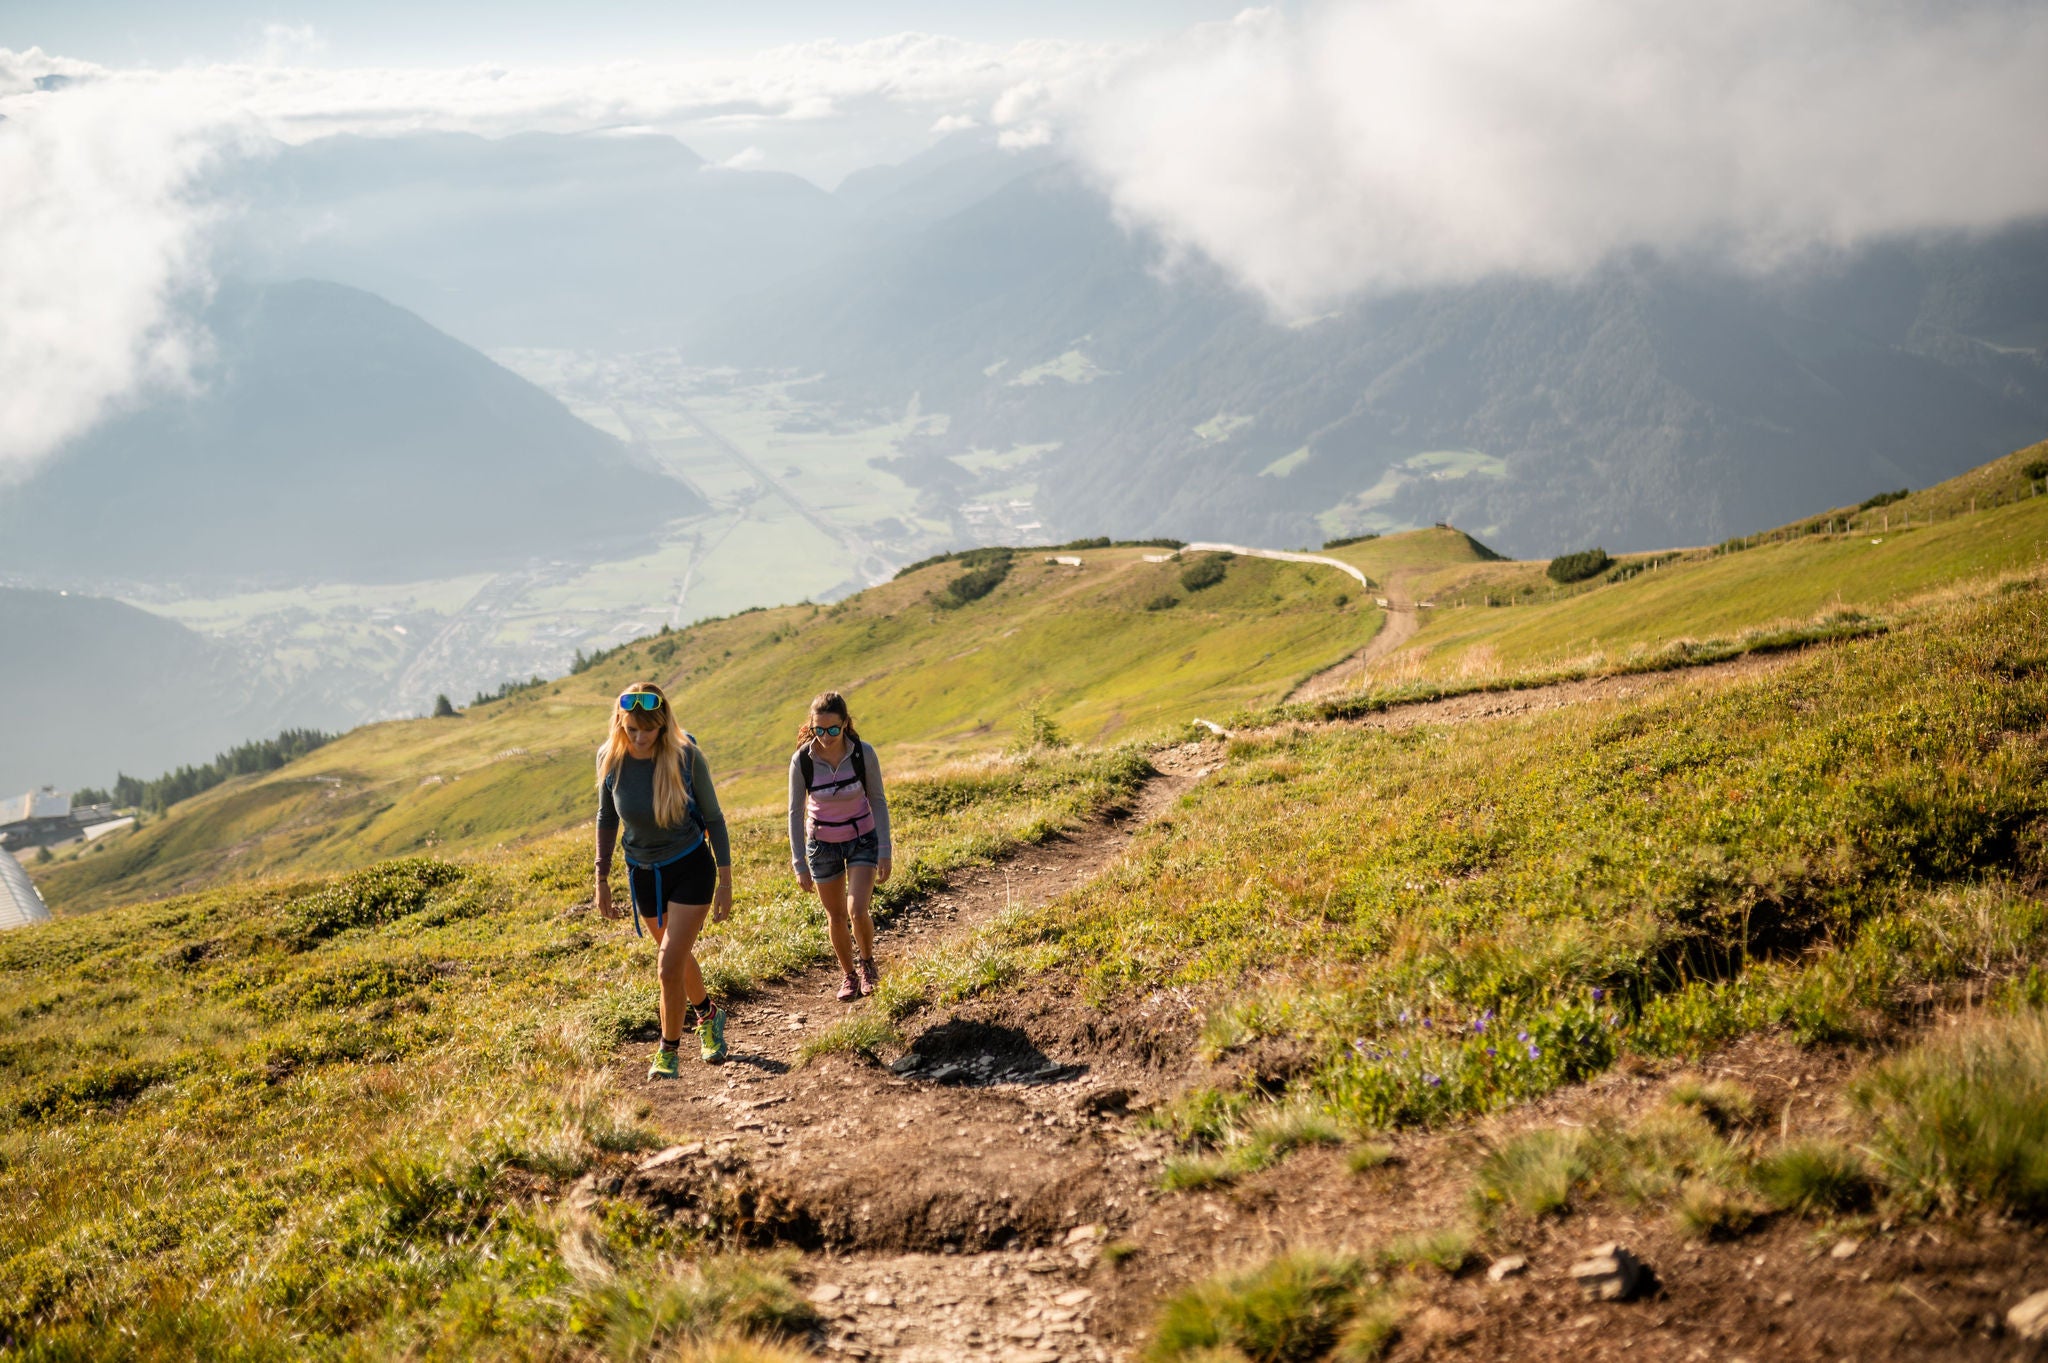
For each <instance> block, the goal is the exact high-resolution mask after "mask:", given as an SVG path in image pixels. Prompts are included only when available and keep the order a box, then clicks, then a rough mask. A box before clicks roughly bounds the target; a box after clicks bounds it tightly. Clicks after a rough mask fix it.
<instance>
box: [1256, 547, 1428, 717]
mask: <svg viewBox="0 0 2048 1363" xmlns="http://www.w3.org/2000/svg"><path fill="white" fill-rule="evenodd" d="M1407 577H1408V575H1407V574H1405V573H1395V574H1394V575H1393V576H1392V577H1390V578H1388V579H1387V585H1386V587H1385V591H1386V596H1385V597H1383V598H1382V599H1383V600H1384V601H1385V602H1386V603H1387V605H1386V615H1387V621H1386V623H1385V624H1383V625H1381V626H1380V629H1379V633H1377V634H1375V635H1373V636H1372V638H1371V639H1370V640H1368V641H1367V642H1366V645H1365V647H1364V648H1361V649H1360V650H1358V652H1356V653H1354V654H1352V655H1351V656H1350V657H1348V658H1346V659H1345V660H1344V661H1343V662H1341V663H1337V664H1334V665H1333V666H1330V667H1326V668H1324V669H1323V670H1322V671H1320V672H1318V673H1316V674H1315V675H1314V676H1313V677H1310V678H1309V679H1308V680H1307V681H1305V682H1303V683H1302V684H1301V685H1299V686H1297V687H1295V688H1294V690H1293V691H1292V692H1290V693H1289V694H1288V696H1287V699H1288V700H1289V701H1298V700H1304V701H1306V700H1328V699H1330V698H1331V697H1333V696H1342V695H1347V694H1349V693H1351V692H1353V691H1357V690H1359V689H1360V688H1362V687H1363V686H1364V685H1365V683H1366V681H1367V679H1368V678H1370V677H1371V676H1372V669H1373V664H1375V663H1377V662H1378V661H1379V660H1380V659H1382V658H1386V657H1390V656H1391V655H1392V654H1394V653H1395V652H1396V651H1397V650H1399V649H1400V648H1402V647H1403V646H1404V645H1406V644H1407V642H1408V641H1409V640H1410V639H1413V638H1414V637H1415V635H1416V632H1417V631H1418V630H1420V629H1421V628H1422V618H1421V616H1420V615H1418V614H1417V613H1416V610H1415V598H1414V597H1413V596H1412V595H1410V594H1409V591H1408V585H1407Z"/></svg>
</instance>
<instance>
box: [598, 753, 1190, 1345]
mask: <svg viewBox="0 0 2048 1363" xmlns="http://www.w3.org/2000/svg"><path fill="white" fill-rule="evenodd" d="M1214 760H1216V750H1215V749H1214V748H1213V747H1205V746H1203V745H1195V744H1190V745H1187V746H1185V747H1182V748H1175V749H1170V750H1168V751H1166V752H1164V753H1160V754H1156V755H1155V757H1154V763H1155V765H1156V766H1157V767H1158V768H1159V774H1158V775H1157V776H1155V777H1153V778H1152V779H1151V780H1150V781H1149V782H1148V783H1147V784H1146V786H1145V787H1144V789H1143V791H1142V793H1141V795H1140V797H1139V799H1138V800H1137V802H1136V805H1135V807H1134V808H1133V809H1131V810H1129V811H1126V812H1123V813H1121V814H1119V815H1116V816H1113V817H1106V818H1100V819H1097V820H1094V821H1091V822H1090V823H1088V824H1086V825H1084V826H1083V827H1081V828H1079V829H1077V830H1075V831H1074V832H1073V833H1071V834H1070V835H1068V836H1065V837H1061V838H1056V839H1054V840H1052V841H1049V842H1047V843H1044V844H1042V845H1039V846H1036V847H1026V848H1023V849H1020V850H1019V851H1017V852H1016V853H1015V854H1014V855H1012V856H1010V857H1008V858H1007V859H1005V860H1003V861H1001V862H999V863H997V864H995V865H992V866H986V867H979V868H975V869H972V870H969V871H966V872H964V873H962V874H961V875H960V876H958V877H957V878H956V879H955V880H954V881H953V882H952V883H950V884H949V885H948V886H947V887H946V888H945V890H943V891H941V892H939V893H937V894H934V895H933V896H931V897H930V898H929V899H928V900H926V901H925V902H923V903H921V904H918V905H914V906H912V907H910V908H909V909H907V910H905V911H903V912H901V913H899V914H897V915H896V917H895V919H894V920H893V921H892V922H891V923H890V925H889V926H888V928H887V929H886V930H884V932H883V933H882V934H881V940H880V944H879V950H878V956H879V959H880V963H881V966H882V969H883V970H884V972H886V971H887V970H888V969H889V967H890V964H891V961H892V958H900V957H901V955H902V954H903V953H904V952H905V951H906V950H915V949H916V948H918V947H919V946H922V945H924V944H925V943H928V942H934V941H938V940H941V939H950V938H956V937H959V936H963V935H965V934H967V933H969V932H972V931H973V930H974V929H975V928H977V927H979V926H981V925H982V924H985V923H987V922H989V921H990V920H992V919H993V918H995V917H996V916H997V915H999V914H1001V913H1002V912H1004V911H1005V910H1007V909H1010V908H1013V907H1024V906H1036V905H1039V904H1043V903H1045V902H1046V901H1047V900H1049V899H1051V898H1053V897H1054V896H1056V895H1058V894H1060V893H1062V892H1064V891H1066V890H1069V889H1072V888H1074V887H1076V886H1079V885H1081V884H1084V883H1086V882H1087V881H1088V880H1090V879H1092V878H1094V877H1095V876H1097V875H1100V874H1101V873H1102V872H1103V871H1105V870H1107V869H1108V868H1109V867H1110V866H1111V865H1112V864H1113V863H1114V862H1115V860H1116V859H1117V858H1118V857H1120V856H1121V855H1123V853H1124V852H1125V850H1126V849H1127V848H1128V847H1129V845H1130V841H1131V838H1132V837H1133V835H1134V834H1135V833H1136V832H1137V830H1138V829H1140V828H1142V827H1143V826H1144V825H1145V824H1146V823H1148V822H1149V821H1151V820H1152V819H1153V818H1155V817H1157V816H1158V814H1159V813H1160V812H1162V811H1163V810H1165V809H1166V808H1168V807H1169V806H1170V805H1171V804H1172V803H1173V801H1174V800H1175V799H1177V798H1178V797H1179V795H1180V794H1181V793H1182V792H1183V791H1185V790H1186V789H1188V788H1189V787H1190V786H1191V785H1192V784H1193V783H1194V782H1195V781H1196V780H1198V779H1200V777H1202V776H1203V775H1206V774H1207V772H1208V769H1209V767H1208V763H1210V762H1213V761H1214ZM838 981H839V975H838V969H837V967H836V966H827V967H820V968H818V969H815V970H812V971H810V972H808V973H807V974H805V975H802V976H800V977H798V978H796V979H793V980H790V981H786V982H783V983H780V984H777V985H774V986H771V987H770V988H768V989H766V990H764V991H763V992H762V993H760V994H759V995H757V996H755V997H753V998H750V999H746V1000H741V1001H738V1002H736V1003H734V1004H733V1005H732V1008H731V1019H730V1023H729V1028H728V1033H727V1041H728V1045H729V1047H730V1050H731V1055H730V1058H729V1059H728V1060H727V1062H726V1063H725V1064H724V1065H722V1066H708V1065H701V1064H694V1063H692V1062H691V1057H690V1056H689V1055H688V1052H687V1048H686V1053H685V1063H684V1068H683V1075H682V1078H681V1079H680V1080H678V1081H674V1082H650V1081H647V1080H646V1079H645V1078H644V1077H643V1076H644V1068H645V1064H646V1057H645V1054H644V1051H645V1045H644V1043H642V1044H640V1045H636V1046H634V1047H632V1048H630V1049H628V1050H626V1051H623V1052H622V1053H621V1054H620V1055H619V1056H618V1058H617V1060H616V1066H617V1069H618V1072H619V1074H620V1077H621V1079H622V1081H623V1086H624V1087H626V1088H628V1089H631V1090H632V1091H634V1092H636V1093H638V1094H640V1095H641V1096H642V1097H644V1098H645V1100H646V1101H647V1102H648V1104H649V1105H650V1106H651V1108H652V1113H651V1118H652V1120H653V1121H654V1123H655V1124H656V1125H658V1126H659V1127H660V1128H661V1129H662V1130H664V1131H668V1132H672V1133H677V1134H686V1136H687V1138H686V1139H684V1140H681V1141H680V1142H678V1143H677V1144H676V1145H673V1146H671V1147H669V1148H668V1149H666V1150H664V1151H661V1152H659V1153H658V1154H656V1155H654V1156H652V1157H650V1158H649V1159H647V1160H645V1161H643V1162H642V1164H641V1166H640V1167H639V1169H638V1170H637V1171H635V1172H634V1173H633V1174H632V1175H631V1176H630V1177H628V1178H626V1179H625V1180H622V1181H621V1182H620V1184H619V1186H618V1188H616V1189H615V1190H614V1191H617V1192H624V1193H629V1194H631V1195H633V1196H635V1197H638V1198H640V1199H642V1200H644V1201H646V1202H649V1203H651V1204H653V1205H656V1206H660V1207H663V1208H666V1209H668V1210H669V1211H670V1212H671V1213H673V1214H675V1215H678V1216H682V1217H685V1218H691V1219H695V1220H699V1221H701V1222H702V1223H703V1224H706V1225H714V1224H715V1225H718V1226H720V1227H722V1228H724V1229H725V1230H727V1231H728V1232H729V1233H732V1234H734V1235H735V1236H736V1237H737V1238H738V1239H740V1240H741V1241H743V1242H745V1243H751V1244H756V1245H770V1244H786V1245H792V1246H795V1247H797V1248H800V1249H802V1250H805V1251H807V1252H808V1257H807V1258H806V1260H805V1269H806V1271H805V1273H804V1274H802V1275H800V1276H802V1277H805V1278H808V1279H809V1280H810V1281H809V1285H810V1287H811V1288H812V1290H813V1295H814V1297H815V1299H816V1300H817V1301H818V1304H819V1307H820V1310H821V1311H823V1312H825V1313H826V1315H827V1316H828V1317H829V1318H830V1319H832V1321H833V1322H834V1324H833V1328H832V1331H831V1335H830V1338H829V1342H830V1343H831V1344H832V1345H833V1346H834V1347H835V1351H837V1352H841V1353H844V1354H847V1355H848V1356H851V1357H870V1356H875V1357H890V1358H901V1359H905V1360H939V1359H954V1358H961V1357H970V1356H977V1355H980V1354H989V1355H991V1356H1002V1357H1013V1358H1020V1359H1021V1358H1042V1359H1046V1360H1051V1359H1065V1358H1085V1359H1095V1358H1108V1357H1111V1356H1112V1355H1111V1352H1110V1349H1109V1346H1108V1345H1106V1344H1105V1342H1104V1341H1103V1340H1101V1339H1099V1338H1097V1337H1096V1336H1094V1335H1093V1334H1092V1333H1091V1331H1090V1322H1091V1320H1092V1319H1093V1316H1094V1312H1095V1309H1096V1308H1095V1305H1094V1303H1095V1298H1096V1295H1097V1294H1096V1290H1095V1289H1094V1288H1093V1287H1090V1286H1088V1284H1087V1281H1086V1280H1087V1278H1088V1274H1089V1271H1090V1269H1091V1268H1092V1266H1093V1265H1094V1263H1095V1261H1096V1259H1097V1257H1098V1254H1099V1250H1100V1247H1101V1245H1102V1243H1103V1241H1104V1238H1105V1237H1106V1236H1107V1235H1109V1234H1110V1233H1111V1227H1112V1226H1116V1225H1122V1224H1124V1223H1126V1222H1128V1221H1129V1220H1130V1218H1131V1215H1132V1214H1133V1212H1134V1211H1135V1209H1136V1207H1137V1206H1138V1205H1139V1204H1140V1203H1142V1202H1143V1201H1144V1200H1145V1198H1146V1196H1147V1195H1148V1179H1147V1177H1146V1171H1147V1170H1148V1169H1151V1168H1155V1167H1156V1165H1157V1161H1158V1160H1159V1159H1161V1158H1163V1155H1164V1142H1163V1141H1162V1140H1161V1139H1159V1138H1157V1137H1154V1136H1151V1135H1149V1134H1145V1133H1140V1132H1138V1131H1136V1130H1135V1129H1134V1125H1133V1122H1132V1120H1131V1118H1130V1115H1129V1109H1130V1106H1131V1104H1132V1102H1133V1101H1134V1095H1136V1094H1137V1093H1139V1092H1141V1091H1144V1092H1153V1091H1157V1090H1158V1089H1159V1088H1160V1086H1161V1084H1162V1081H1163V1078H1164V1076H1163V1074H1162V1073H1161V1071H1160V1068H1159V1064H1158V1060H1159V1059H1160V1058H1163V1057H1167V1056H1173V1057H1178V1056H1181V1055H1184V1054H1185V1053H1186V1050H1187V1045H1188V1041H1189V1039H1190V1038H1189V1035H1188V1034H1189V1033H1190V1032H1191V1030H1192V1028H1191V1021H1190V1015H1189V1013H1188V1010H1186V1009H1185V1008H1177V1009H1176V1008H1172V1007H1167V1008H1162V1009H1161V1010H1159V1013H1158V1016H1157V1017H1156V1018H1154V1019H1152V1020H1151V1021H1152V1025H1150V1026H1149V1027H1148V1026H1147V1025H1145V1023H1144V1022H1143V1021H1140V1022H1139V1024H1138V1025H1137V1026H1135V1027H1133V1026H1125V1027H1121V1028H1120V1029H1119V1032H1118V1034H1117V1035H1114V1036H1105V1035H1101V1034H1100V1031H1099V1029H1100V1026H1101V1024H1100V1020H1099V1019H1098V1018H1097V1017H1096V1016H1095V1014H1094V1012H1093V1010H1091V1009H1088V1008H1086V1007H1084V1006H1081V1005H1079V1004H1078V1003H1077V1002H1076V1001H1074V1000H1070V999H1066V998H1064V997H1044V996H1034V995H1033V994H1032V992H1031V991H1030V990H1028V989H1026V990H1023V991H1020V992H1018V993H1017V994H1016V995H1014V996H1012V997H1009V998H1006V999H1005V1000H1004V1001H1003V1002H1002V1003H1001V1004H999V1005H987V1006H979V1005H970V1006H967V1007H964V1008H960V1009H955V1010H952V1011H950V1012H949V1013H947V1014H946V1015H945V1016H943V1017H939V1018H930V1017H928V1018H924V1019H913V1025H912V1027H911V1029H910V1030H911V1034H912V1036H913V1049H912V1050H911V1052H910V1053H909V1054H908V1055H906V1056H905V1057H904V1058H903V1060H902V1061H901V1062H899V1064H898V1065H897V1066H896V1067H895V1069H896V1070H898V1071H901V1072H900V1073H898V1072H892V1070H890V1069H884V1068H882V1067H880V1066H879V1065H876V1064H874V1063H872V1062H871V1061H869V1060H867V1059H865V1058H862V1057H858V1056H849V1055H842V1054H828V1055H825V1056H822V1057H820V1058H818V1059H816V1060H814V1061H813V1062H812V1063H809V1064H805V1063H803V1060H802V1052H803V1048H804V1045H805V1043H806V1042H809V1041H811V1040H814V1039H815V1038H817V1037H818V1036H819V1035H820V1034H822V1033H823V1032H825V1031H826V1030H827V1029H828V1028H830V1027H831V1026H832V1025H833V1024H835V1023H837V1022H839V1021H841V1020H843V1019H845V1018H848V1017H850V1016H857V1015H859V1014H860V1013H861V1012H863V1011H864V1010H866V1009H868V1008H869V1007H871V1005H870V1004H868V1003H865V1002H862V1003H856V1004H853V1005H846V1004H842V1003H840V1002H838V1001H837V999H836V998H835V997H834V992H835V990H836V989H837V986H838ZM919 1021H922V1022H923V1024H924V1025H923V1026H922V1027H921V1028H920V1027H918V1026H916V1025H915V1024H916V1023H918V1022H919ZM1038 1340H1044V1341H1046V1342H1045V1343H1043V1344H1037V1343H1034V1341H1038Z"/></svg>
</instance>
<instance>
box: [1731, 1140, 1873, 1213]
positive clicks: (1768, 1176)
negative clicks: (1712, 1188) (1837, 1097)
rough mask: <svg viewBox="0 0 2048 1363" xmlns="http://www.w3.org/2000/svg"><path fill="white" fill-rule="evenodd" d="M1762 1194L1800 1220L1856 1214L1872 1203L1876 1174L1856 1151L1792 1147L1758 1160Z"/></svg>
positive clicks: (1811, 1144)
mask: <svg viewBox="0 0 2048 1363" xmlns="http://www.w3.org/2000/svg"><path fill="white" fill-rule="evenodd" d="M1755 1179H1756V1186H1757V1190H1758V1191H1759V1192H1761V1193H1762V1194H1763V1195H1764V1196H1765V1197H1766V1198H1768V1199H1770V1202H1771V1205H1772V1206H1774V1207H1778V1208H1780V1209H1782V1210H1784V1211H1788V1212H1794V1213H1796V1214H1798V1215H1800V1216H1814V1215H1827V1214H1832V1213H1836V1212H1850V1211H1856V1210H1858V1209H1860V1208H1862V1207H1864V1206H1867V1205H1868V1204H1869V1202H1870V1198H1871V1193H1872V1192H1873V1188H1872V1185H1871V1181H1870V1173H1869V1171H1868V1170H1866V1169H1865V1168H1864V1167H1863V1161H1862V1160H1861V1159H1860V1158H1858V1156H1857V1155H1856V1152H1855V1151H1853V1150H1850V1149H1849V1148H1848V1147H1846V1146H1842V1145H1837V1144H1835V1143H1833V1142H1831V1141H1802V1142H1799V1143H1797V1144H1794V1145H1787V1146H1784V1147H1782V1148H1780V1149H1778V1150H1775V1151H1773V1152H1772V1153H1770V1154H1768V1155H1766V1156H1764V1158H1762V1159H1761V1160H1758V1161H1757V1165H1756V1172H1755Z"/></svg>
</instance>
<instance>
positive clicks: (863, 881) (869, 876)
mask: <svg viewBox="0 0 2048 1363" xmlns="http://www.w3.org/2000/svg"><path fill="white" fill-rule="evenodd" d="M846 880H847V885H848V887H849V888H850V890H851V896H850V897H851V899H852V901H853V902H852V904H851V905H850V906H849V909H850V916H851V917H852V919H853V939H854V941H855V943H856V944H858V945H859V947H860V958H861V959H862V960H863V961H872V960H874V959H875V920H874V919H873V918H871V917H869V915H868V905H869V904H870V903H872V902H873V900H874V897H875V868H874V867H872V866H849V867H847V868H846Z"/></svg>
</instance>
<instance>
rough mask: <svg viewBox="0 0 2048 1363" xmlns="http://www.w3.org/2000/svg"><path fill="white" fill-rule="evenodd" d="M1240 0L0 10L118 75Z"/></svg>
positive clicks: (1181, 21) (1135, 14)
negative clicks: (291, 55) (291, 39)
mask: <svg viewBox="0 0 2048 1363" xmlns="http://www.w3.org/2000/svg"><path fill="white" fill-rule="evenodd" d="M1242 8H1244V6H1243V5H1242V4H1241V3H1232V0H720V2H719V3H711V2H710V0H611V2H610V3H606V4H601V5H573V4H565V3H560V2H559V0H324V2H322V3H311V4H306V3H283V4H280V3H273V2H272V0H194V3H187V4H165V3H162V0H36V2H33V3H24V0H0V47H8V48H13V49H15V50H17V51H18V50H20V49H22V48H26V47H38V46H39V47H41V48H42V49H43V50H44V51H46V52H61V53H63V54H65V55H67V56H72V57H79V58H83V59H85V60H87V61H92V62H98V63H102V64H105V65H109V66H125V65H133V64H143V65H150V66H167V65H178V64H182V63H187V62H231V61H246V60H253V59H257V58H259V57H261V56H262V55H263V54H264V52H265V51H266V50H267V49H268V48H270V47H272V46H273V45H274V43H275V41H276V35H277V34H278V33H279V32H280V31H282V32H301V33H303V32H307V31H308V30H310V32H311V34H312V35H313V40H314V42H315V43H317V45H318V50H317V56H318V58H319V59H320V60H321V61H322V62H323V63H336V64H342V65H351V66H419V65H441V64H465V63H469V62H477V61H496V62H509V61H522V62H523V61H545V62H590V61H599V62H602V61H613V60H617V59H619V58H621V57H628V56H631V57H640V58H646V59H656V58H677V57H690V56H695V55H702V54H705V53H720V54H731V53H735V52H747V51H753V50H755V49H758V48H763V47H780V46H784V45H787V44H792V43H808V42H816V41H819V40H823V39H836V40H838V41H841V42H857V41H860V40H862V39H866V38H881V37H887V36H889V35H891V34H896V33H906V32H916V33H944V34H948V35H951V36H953V37H957V38H968V39H973V40H976V41H980V42H990V43H1012V42H1018V41H1024V40H1036V39H1046V38H1057V39H1067V40H1071V41H1078V42H1088V43H1103V42H1130V41H1135V40H1139V39H1143V38H1147V37H1151V36H1155V35H1158V34H1161V33H1166V32H1172V31H1175V30H1177V29H1182V28H1186V27H1187V26H1188V25H1190V24H1194V23H1197V22H1200V21H1203V20H1214V19H1228V18H1229V17H1231V16H1232V15H1233V14H1235V13H1236V12H1237V11H1238V10H1240V9H1242Z"/></svg>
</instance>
